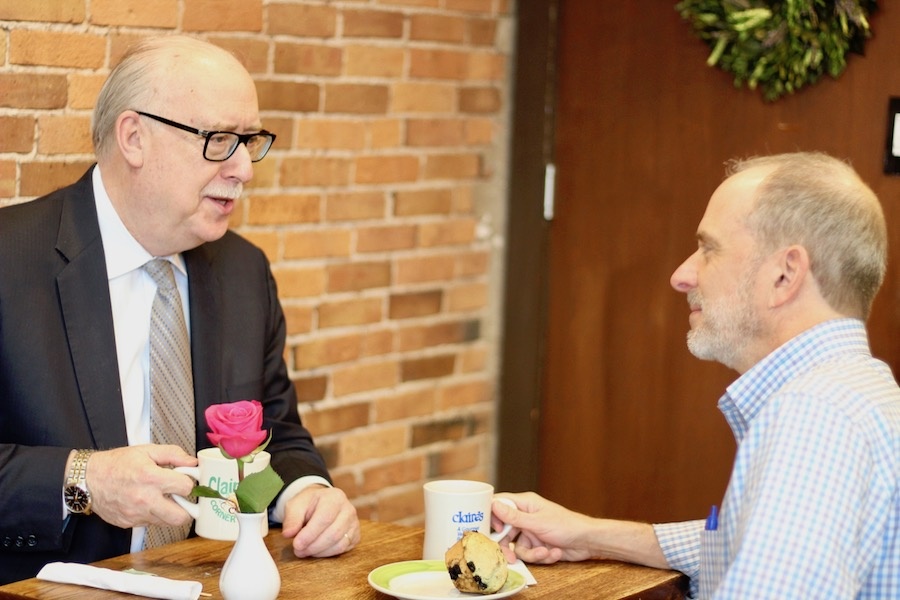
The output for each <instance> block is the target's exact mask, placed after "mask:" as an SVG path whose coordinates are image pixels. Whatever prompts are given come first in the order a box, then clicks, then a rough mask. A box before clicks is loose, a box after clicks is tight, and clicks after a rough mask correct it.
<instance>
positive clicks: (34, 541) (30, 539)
mask: <svg viewBox="0 0 900 600" xmlns="http://www.w3.org/2000/svg"><path fill="white" fill-rule="evenodd" d="M26 543H27V544H28V547H29V548H34V547H35V546H37V538H36V537H35V536H34V535H29V536H28V541H27V542H26Z"/></svg>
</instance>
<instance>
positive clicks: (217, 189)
mask: <svg viewBox="0 0 900 600" xmlns="http://www.w3.org/2000/svg"><path fill="white" fill-rule="evenodd" d="M243 193H244V186H243V184H241V183H238V184H237V185H221V184H216V185H210V186H207V187H205V188H203V195H204V196H210V197H212V198H225V199H228V200H237V199H239V198H240V197H241V195H242V194H243Z"/></svg>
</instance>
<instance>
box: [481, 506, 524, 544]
mask: <svg viewBox="0 0 900 600" xmlns="http://www.w3.org/2000/svg"><path fill="white" fill-rule="evenodd" d="M494 500H498V501H500V502H502V503H503V504H509V505H510V506H512V507H513V508H518V507H517V506H516V503H515V502H513V501H512V500H510V499H509V498H494ZM510 529H512V525H510V524H509V523H504V524H503V529H501V530H500V531H495V532H494V533H492V534H490V535H489V536H488V537H489V538H491V539H492V540H494V541H495V542H499V541H500V540H502V539H503V538H505V537H506V534H508V533H509V530H510Z"/></svg>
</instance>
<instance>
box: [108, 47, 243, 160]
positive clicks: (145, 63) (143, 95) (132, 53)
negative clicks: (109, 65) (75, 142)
mask: <svg viewBox="0 0 900 600" xmlns="http://www.w3.org/2000/svg"><path fill="white" fill-rule="evenodd" d="M201 52H205V53H210V52H212V53H222V54H226V55H228V56H231V55H230V54H228V52H226V51H225V50H223V49H221V48H219V47H218V46H214V45H212V44H210V43H208V42H205V41H203V40H200V39H197V38H192V37H189V36H182V35H172V36H161V37H151V38H145V39H143V40H140V41H138V42H137V43H136V44H135V45H134V46H132V47H130V48H129V49H128V51H127V52H126V53H125V55H124V56H123V57H122V60H121V61H120V62H119V64H118V65H116V67H115V68H114V69H113V70H112V71H111V72H110V74H109V77H107V79H106V81H105V82H104V84H103V87H102V88H101V89H100V95H99V96H98V97H97V103H96V105H95V106H94V114H93V118H92V119H91V141H92V142H93V144H94V152H95V153H96V155H97V157H98V158H100V157H102V156H104V155H105V154H106V153H107V152H109V148H108V146H109V144H110V143H111V140H112V138H113V134H114V130H115V126H116V119H118V118H119V115H120V114H122V113H123V112H124V111H126V110H135V109H137V110H151V109H152V107H151V106H150V103H151V102H152V100H153V98H154V96H156V95H158V93H159V92H160V91H161V90H159V89H158V88H159V83H160V81H159V77H161V76H164V75H165V73H166V65H167V64H168V63H167V61H168V60H169V59H170V58H172V57H174V56H178V55H179V53H180V54H181V55H184V56H189V55H196V54H198V53H201ZM232 58H233V57H232Z"/></svg>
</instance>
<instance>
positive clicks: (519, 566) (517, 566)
mask: <svg viewBox="0 0 900 600" xmlns="http://www.w3.org/2000/svg"><path fill="white" fill-rule="evenodd" d="M509 569H510V570H511V571H515V572H516V573H518V574H519V575H521V576H522V577H524V578H525V585H535V584H537V579H535V578H534V575H532V574H531V571H529V570H528V567H526V566H525V563H523V562H522V559H521V558H520V559H518V560H517V561H516V562H514V563H511V564H510V565H509Z"/></svg>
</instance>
